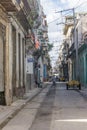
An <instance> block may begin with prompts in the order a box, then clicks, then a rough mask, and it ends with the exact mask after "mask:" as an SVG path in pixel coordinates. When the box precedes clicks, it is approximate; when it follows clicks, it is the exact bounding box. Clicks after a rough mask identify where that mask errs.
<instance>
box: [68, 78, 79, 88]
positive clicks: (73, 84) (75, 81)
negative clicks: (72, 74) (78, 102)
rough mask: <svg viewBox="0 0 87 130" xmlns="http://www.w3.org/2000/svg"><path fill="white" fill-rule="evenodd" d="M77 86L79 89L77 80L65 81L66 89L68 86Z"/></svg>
mask: <svg viewBox="0 0 87 130" xmlns="http://www.w3.org/2000/svg"><path fill="white" fill-rule="evenodd" d="M75 87H77V88H79V90H81V83H80V82H79V81H77V80H71V81H69V82H67V83H66V89H67V90H68V89H69V88H75Z"/></svg>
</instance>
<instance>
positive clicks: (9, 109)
mask: <svg viewBox="0 0 87 130" xmlns="http://www.w3.org/2000/svg"><path fill="white" fill-rule="evenodd" d="M44 88H45V86H43V88H35V89H33V90H30V91H29V93H26V95H25V96H24V97H23V99H18V100H17V101H15V102H13V103H12V104H11V106H2V105H0V128H2V126H3V125H4V124H5V123H6V122H8V120H9V119H11V118H12V117H13V116H14V115H15V114H17V112H19V111H20V109H22V108H23V107H24V106H25V104H26V103H27V102H29V101H30V100H31V99H32V98H34V97H35V96H36V95H38V94H39V93H40V92H41V91H42V90H43V89H44Z"/></svg>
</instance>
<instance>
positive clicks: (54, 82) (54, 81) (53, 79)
mask: <svg viewBox="0 0 87 130" xmlns="http://www.w3.org/2000/svg"><path fill="white" fill-rule="evenodd" d="M52 86H54V87H56V78H55V77H53V78H52Z"/></svg>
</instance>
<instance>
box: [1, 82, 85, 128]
mask: <svg viewBox="0 0 87 130" xmlns="http://www.w3.org/2000/svg"><path fill="white" fill-rule="evenodd" d="M32 119H33V120H32ZM31 120H32V121H31ZM3 130H87V99H86V97H85V98H84V97H83V95H81V93H79V92H78V91H77V90H73V89H71V90H66V86H65V83H57V86H56V87H47V88H46V89H44V90H43V91H42V92H41V93H40V95H38V96H37V97H36V98H34V99H33V100H32V101H31V102H29V103H28V104H27V105H26V106H25V107H24V109H23V110H21V111H20V112H19V113H18V114H17V115H16V116H15V117H14V118H13V119H12V120H11V121H10V122H9V123H8V124H7V125H6V126H5V127H4V128H3Z"/></svg>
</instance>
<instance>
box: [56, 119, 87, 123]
mask: <svg viewBox="0 0 87 130" xmlns="http://www.w3.org/2000/svg"><path fill="white" fill-rule="evenodd" d="M55 121H57V122H87V119H66V120H55Z"/></svg>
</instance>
